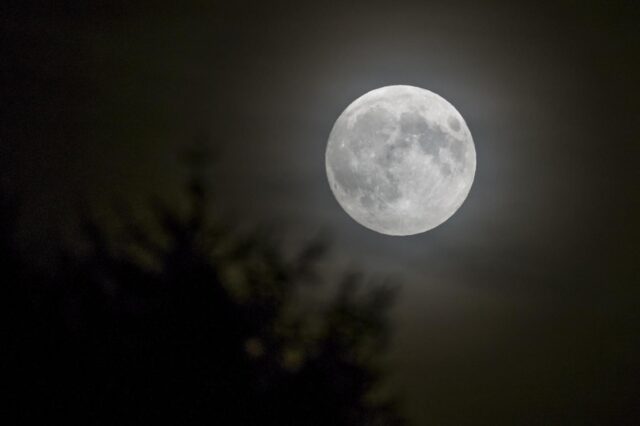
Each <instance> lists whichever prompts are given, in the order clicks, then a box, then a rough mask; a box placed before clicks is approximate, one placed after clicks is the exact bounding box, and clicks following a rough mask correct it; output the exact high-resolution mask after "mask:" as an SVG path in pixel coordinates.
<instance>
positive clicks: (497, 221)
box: [0, 0, 640, 425]
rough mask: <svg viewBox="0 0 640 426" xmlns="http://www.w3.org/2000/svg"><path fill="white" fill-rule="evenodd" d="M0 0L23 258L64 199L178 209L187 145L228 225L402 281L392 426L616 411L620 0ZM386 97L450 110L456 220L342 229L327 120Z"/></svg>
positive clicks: (625, 307)
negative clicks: (401, 95)
mask: <svg viewBox="0 0 640 426" xmlns="http://www.w3.org/2000/svg"><path fill="white" fill-rule="evenodd" d="M10 3H13V4H10V5H5V6H2V13H0V21H1V25H2V28H3V34H5V37H6V40H8V41H9V43H7V46H8V49H7V53H5V54H3V60H2V69H3V73H2V74H3V81H4V84H3V87H2V97H1V99H2V101H1V102H2V106H3V110H4V111H5V112H4V113H3V114H2V116H3V120H2V121H3V124H2V130H1V132H2V133H1V134H0V140H1V142H0V164H1V166H2V169H1V173H0V175H1V176H2V179H3V184H4V186H5V187H7V188H8V189H9V190H10V191H12V192H14V193H16V194H18V195H19V197H20V198H21V199H22V200H23V201H24V203H25V204H24V209H23V212H22V220H21V223H22V228H21V235H22V236H23V238H22V247H23V249H24V250H25V251H27V252H28V253H31V254H34V256H35V257H37V256H40V254H41V253H46V247H47V240H48V239H50V238H51V236H52V235H63V236H64V237H65V238H67V237H68V239H72V237H71V235H72V234H73V230H72V228H73V227H72V224H71V222H72V219H70V215H69V214H68V212H69V211H70V210H71V209H74V208H77V207H78V206H79V205H82V204H83V203H87V202H88V203H89V205H90V206H91V208H92V209H93V210H95V211H97V212H98V214H99V215H102V216H104V218H105V221H108V217H109V206H110V205H112V204H113V203H114V201H117V202H126V203H130V204H131V205H133V206H134V208H135V209H136V210H137V211H138V212H139V213H140V214H143V212H144V209H145V206H146V205H147V202H148V200H149V198H150V197H151V196H152V195H154V194H158V195H160V196H161V197H164V198H166V199H168V200H177V199H179V197H180V194H181V190H182V187H183V184H184V177H185V175H186V171H185V167H184V161H183V160H184V156H185V155H184V153H185V152H186V151H187V150H188V149H189V147H191V146H193V145H194V143H197V144H203V145H205V146H206V147H207V148H208V150H209V151H210V153H211V154H210V155H211V157H212V158H213V161H212V164H211V167H210V168H209V169H208V172H207V176H208V180H209V182H210V185H211V187H212V192H213V193H214V199H215V208H216V209H218V210H219V211H220V213H221V214H222V215H223V216H226V217H231V218H233V221H234V222H235V223H234V226H238V227H251V226H256V225H258V224H270V225H272V226H274V227H275V228H276V229H277V230H278V232H281V233H282V237H283V239H284V240H286V241H288V244H292V245H294V244H296V242H297V241H300V240H301V239H305V238H311V237H313V236H314V235H316V234H318V233H321V234H323V235H328V237H329V239H330V241H331V243H332V244H331V245H332V251H331V255H330V257H329V259H328V260H327V261H326V268H327V271H329V272H333V271H337V270H341V268H343V267H355V268H358V269H360V270H362V271H364V272H365V273H366V274H369V275H371V276H383V277H384V276H392V277H395V278H397V279H398V280H399V281H401V282H402V290H401V294H400V296H399V299H398V301H397V303H396V305H395V307H394V310H393V330H394V338H393V339H394V340H393V344H392V345H391V347H390V353H389V363H390V364H389V374H390V380H389V384H390V386H392V387H393V388H394V389H398V390H400V391H401V394H402V396H403V398H404V402H403V403H404V408H405V411H406V413H407V414H408V416H409V417H410V419H412V420H414V422H415V424H418V425H422V424H437V425H477V424H492V425H495V424H594V425H595V424H598V425H602V424H629V423H625V421H629V419H632V418H635V419H636V420H637V419H638V418H640V412H639V410H640V408H639V407H640V403H639V399H640V394H639V390H640V385H639V383H640V364H639V362H638V360H639V359H640V349H639V348H640V341H639V339H640V337H639V336H640V291H639V289H638V285H640V280H639V274H638V270H639V268H638V261H639V257H638V248H637V241H638V237H640V233H639V230H640V227H639V226H638V224H639V220H638V219H639V218H640V209H639V207H640V205H639V203H638V200H639V195H640V194H639V191H638V186H639V184H640V179H639V175H638V169H639V168H638V165H637V158H638V154H640V152H639V149H638V147H639V144H638V134H639V133H638V131H639V130H640V126H639V120H640V115H639V112H638V111H640V108H639V107H640V104H639V101H638V96H639V95H640V80H639V79H638V76H640V27H639V26H638V22H639V20H640V6H638V4H637V3H636V2H633V1H631V0H628V1H610V2H605V1H602V2H599V1H594V2H580V1H569V0H564V1H554V2H526V3H525V2H517V1H510V2H492V1H488V2H478V1H475V2H473V1H469V2H454V1H447V2H437V3H436V2H428V1H423V2H419V1H415V2H407V1H396V2H391V1H384V2H382V1H376V0H370V1H367V2H360V3H359V2H347V1H345V2H336V3H335V4H331V3H330V2H302V1H298V2H291V3H286V2H268V1H263V2H250V1H236V2H228V3H222V2H216V1H198V0H189V1H183V2H178V4H179V6H176V4H174V3H173V2H153V3H152V2H140V3H138V4H137V5H132V4H130V2H104V4H102V5H94V6H86V5H83V4H81V5H79V6H71V2H68V3H69V5H67V6H65V5H63V4H62V3H64V2H54V3H51V4H48V5H43V4H40V3H41V2H29V1H26V2H10ZM80 3H84V2H80ZM98 3H102V2H98ZM587 3H588V5H587ZM5 37H3V38H5ZM392 84H408V85H413V86H418V87H423V88H426V89H429V90H431V91H433V92H435V93H438V94H439V95H441V96H443V97H444V98H445V99H447V100H448V101H449V102H451V103H452V104H453V105H454V106H455V107H456V108H457V109H458V111H460V113H461V114H462V116H463V117H464V118H465V120H466V122H467V124H468V126H469V128H470V130H471V133H472V135H473V138H474V142H475V147H476V151H477V172H476V177H475V181H474V185H473V187H472V189H471V192H470V194H469V197H468V198H467V200H466V202H465V203H464V204H463V205H462V207H461V208H460V210H459V211H458V212H457V213H456V214H455V215H454V216H453V217H452V218H451V219H450V220H448V221H447V222H446V223H444V224H443V225H441V226H439V227H438V228H436V229H434V230H432V231H429V232H427V233H424V234H419V235H415V236H410V237H390V236H385V235H381V234H377V233H374V232H372V231H370V230H368V229H366V228H364V227H362V226H360V225H358V224H357V223H355V222H354V221H353V220H352V219H351V218H350V217H349V216H348V215H347V214H346V213H345V212H344V211H343V210H342V209H341V208H340V206H339V205H338V203H337V202H336V200H335V199H334V197H333V195H332V193H331V191H330V189H329V186H328V184H327V180H326V175H325V165H324V152H325V148H326V142H327V138H328V136H329V132H330V131H331V128H332V126H333V123H334V121H335V120H336V119H337V117H338V116H339V115H340V113H341V112H342V111H343V110H344V108H345V107H346V106H347V105H348V104H349V103H351V102H352V101H353V100H354V99H356V98H357V97H359V96H360V95H362V94H364V93H365V92H367V91H369V90H372V89H375V88H378V87H381V86H385V85H392Z"/></svg>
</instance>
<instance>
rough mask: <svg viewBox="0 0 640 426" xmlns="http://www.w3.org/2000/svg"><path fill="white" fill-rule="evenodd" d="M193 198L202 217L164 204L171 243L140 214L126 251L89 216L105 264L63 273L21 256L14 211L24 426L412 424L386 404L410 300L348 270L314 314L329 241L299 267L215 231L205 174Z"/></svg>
mask: <svg viewBox="0 0 640 426" xmlns="http://www.w3.org/2000/svg"><path fill="white" fill-rule="evenodd" d="M188 192H189V198H190V209H189V213H188V215H186V217H185V216H184V215H183V216H181V215H180V214H178V213H176V212H175V211H174V210H172V209H171V208H170V207H168V206H167V205H166V204H163V203H160V202H156V203H154V204H153V205H154V208H153V209H154V212H155V215H156V217H157V221H158V223H159V224H160V225H161V226H160V227H161V229H162V233H163V234H164V235H163V236H164V239H165V240H166V241H167V243H166V244H159V243H158V242H156V241H154V239H153V238H151V236H150V235H149V233H147V232H143V231H141V228H140V227H139V226H138V225H139V224H137V223H135V221H133V220H132V219H131V218H130V217H129V215H127V214H123V217H124V220H123V222H124V225H123V229H124V232H123V234H124V237H125V239H126V242H125V241H124V240H122V239H121V240H118V241H116V242H115V243H114V241H113V238H110V237H108V236H107V235H106V233H105V232H104V231H103V230H102V229H101V228H100V227H99V226H98V225H97V224H96V223H95V221H93V220H90V219H85V220H84V231H85V235H86V236H87V238H88V240H89V241H90V246H91V247H92V250H91V253H90V254H89V255H85V256H79V255H71V254H69V253H67V252H65V251H64V250H63V249H62V248H61V249H60V255H59V259H58V260H57V261H56V265H57V266H56V268H53V269H52V270H51V271H39V270H37V269H35V268H33V267H31V266H30V265H29V264H28V262H25V261H23V260H21V258H20V256H18V255H17V254H16V250H15V244H14V242H12V240H11V235H12V234H13V230H14V229H15V224H14V223H13V216H12V215H13V212H14V211H15V206H12V203H10V202H8V200H7V197H5V198H4V199H3V202H4V205H3V209H2V223H0V226H2V231H3V234H2V235H3V238H2V241H1V242H0V243H1V244H2V246H1V247H0V250H1V251H2V253H1V254H2V259H0V261H1V262H2V263H1V266H2V269H3V276H4V277H5V278H7V279H5V280H4V281H5V287H4V289H5V297H4V301H3V305H4V306H3V308H4V309H3V313H4V316H5V318H4V327H3V329H4V333H3V334H4V336H3V343H4V346H5V348H7V353H8V355H9V358H8V359H9V361H8V362H7V363H6V364H5V367H6V370H7V373H8V375H6V377H7V378H8V377H11V378H10V379H8V381H7V382H6V383H7V388H8V389H9V390H10V393H11V395H12V396H11V398H10V399H9V400H8V401H7V403H8V404H7V406H8V407H9V408H8V412H7V413H5V414H6V415H11V416H12V417H14V418H16V419H19V422H18V424H27V423H29V424H31V423H32V422H34V421H38V422H44V423H46V424H84V425H153V424H171V425H296V426H297V425H300V426H314V425H323V426H325V425H331V426H340V425H345V426H346V425H349V426H352V425H400V424H404V423H403V421H402V419H401V418H400V416H399V415H398V414H397V410H396V407H395V404H394V403H393V401H391V400H382V401H381V400H375V399H372V398H370V395H371V392H372V391H373V390H375V387H376V386H377V385H378V384H379V382H380V379H381V377H382V370H381V369H380V368H379V362H378V361H379V353H380V351H381V350H382V349H383V348H384V346H385V344H386V341H387V339H386V338H387V336H388V325H387V321H386V316H385V315H386V311H387V308H388V306H389V305H390V303H391V301H392V299H393V293H394V291H393V290H391V289H390V288H389V287H385V286H375V287H367V290H366V291H364V290H363V289H362V286H361V285H360V284H361V283H362V281H363V278H362V277H361V276H360V275H358V274H347V275H345V277H344V278H343V280H342V282H341V283H339V285H338V286H337V287H338V288H339V291H338V292H337V295H336V296H335V297H334V298H333V299H332V300H330V301H328V302H327V303H326V305H323V307H322V309H317V312H313V313H311V312H308V311H307V310H304V309H300V308H299V303H300V301H301V295H300V290H301V289H302V288H304V287H308V286H317V285H319V284H321V283H322V281H323V280H324V278H323V277H322V273H321V271H318V269H319V268H318V265H317V263H318V260H319V259H321V258H322V257H323V255H324V253H325V251H326V249H327V245H326V244H325V243H323V242H322V241H313V242H311V243H309V244H308V245H307V246H306V247H305V248H304V249H303V250H302V251H301V252H300V253H298V255H297V256H294V257H293V258H288V257H287V256H284V255H283V254H282V251H281V250H280V249H279V247H278V244H277V243H276V242H275V241H274V240H273V239H272V238H271V237H270V236H269V234H268V233H265V232H261V231H256V232H253V233H250V234H239V233H237V232H235V231H230V230H229V229H228V228H225V227H224V226H220V225H212V226H210V225H209V224H207V223H206V222H207V221H206V218H207V213H206V208H207V205H208V202H207V196H206V194H205V188H204V185H203V184H202V180H201V178H199V177H198V176H197V175H196V176H195V177H194V178H193V179H192V181H191V183H190V184H189V189H188ZM127 247H128V248H130V247H135V249H136V250H138V251H139V252H143V253H144V254H145V255H146V256H147V257H148V258H149V259H152V262H153V265H154V266H153V267H150V266H148V265H145V264H143V263H141V262H140V261H138V260H136V259H135V257H134V256H131V255H130V254H128V253H129V252H128V250H127ZM9 277H11V278H10V279H9Z"/></svg>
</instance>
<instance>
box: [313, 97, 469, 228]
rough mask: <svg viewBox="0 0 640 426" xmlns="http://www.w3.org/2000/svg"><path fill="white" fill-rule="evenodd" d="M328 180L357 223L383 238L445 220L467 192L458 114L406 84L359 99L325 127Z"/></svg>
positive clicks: (465, 134)
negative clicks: (378, 233) (384, 235)
mask: <svg viewBox="0 0 640 426" xmlns="http://www.w3.org/2000/svg"><path fill="white" fill-rule="evenodd" d="M325 161H326V168H327V177H328V179H329V184H330V186H331V190H332V191H333V194H334V195H335V197H336V199H337V200H338V203H340V205H341V206H342V208H343V209H344V210H345V211H346V212H347V213H348V214H349V216H351V217H352V218H353V219H354V220H355V221H356V222H358V223H360V224H361V225H363V226H365V227H367V228H369V229H372V230H374V231H377V232H380V233H382V234H387V235H412V234H418V233H421V232H425V231H428V230H430V229H433V228H435V227H436V226H438V225H440V224H441V223H443V222H445V221H446V220H447V219H449V218H450V217H451V216H452V215H453V214H454V213H455V212H456V210H458V208H459V207H460V206H461V205H462V203H463V202H464V200H465V199H466V198H467V195H468V194H469V190H470V189H471V184H472V183H473V177H474V175H475V171H476V150H475V147H474V145H473V139H472V138H471V132H470V131H469V128H468V127H467V125H466V123H465V121H464V119H463V118H462V116H461V115H460V113H459V112H458V111H457V110H456V109H455V108H454V107H453V105H451V104H450V103H449V102H447V101H446V100H444V99H443V98H442V97H440V96H438V95H436V94H435V93H433V92H430V91H429V90H426V89H421V88H419V87H413V86H387V87H382V88H379V89H376V90H372V91H370V92H368V93H366V94H364V95H363V96H361V97H359V98H358V99H356V100H355V101H353V103H351V105H349V106H348V107H347V109H345V110H344V112H343V113H342V114H341V115H340V117H338V120H337V121H336V123H335V124H334V126H333V129H332V130H331V134H330V136H329V142H328V144H327V152H326V158H325Z"/></svg>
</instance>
